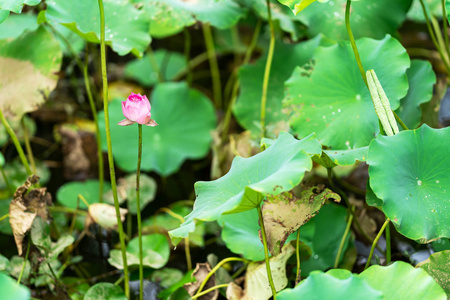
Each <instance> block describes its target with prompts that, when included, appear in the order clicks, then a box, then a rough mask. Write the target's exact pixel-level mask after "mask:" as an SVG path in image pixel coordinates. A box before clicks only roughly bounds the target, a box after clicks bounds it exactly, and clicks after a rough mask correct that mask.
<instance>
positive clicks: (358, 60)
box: [345, 0, 369, 87]
mask: <svg viewBox="0 0 450 300" xmlns="http://www.w3.org/2000/svg"><path fill="white" fill-rule="evenodd" d="M351 5H352V0H347V5H346V6H345V28H347V33H348V37H349V39H350V44H351V45H352V49H353V53H354V54H355V59H356V63H357V64H358V68H359V72H361V77H362V79H363V80H364V83H365V85H366V86H367V87H369V86H368V85H367V78H366V72H365V71H364V67H363V65H362V62H361V57H360V56H359V52H358V48H357V47H356V42H355V38H354V37H353V32H352V28H351V27H350V6H351Z"/></svg>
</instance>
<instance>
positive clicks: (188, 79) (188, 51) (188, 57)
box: [184, 27, 192, 86]
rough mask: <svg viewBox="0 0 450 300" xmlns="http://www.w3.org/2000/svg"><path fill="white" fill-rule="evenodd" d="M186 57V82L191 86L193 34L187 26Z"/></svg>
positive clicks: (185, 29)
mask: <svg viewBox="0 0 450 300" xmlns="http://www.w3.org/2000/svg"><path fill="white" fill-rule="evenodd" d="M184 57H185V59H186V66H187V75H186V82H187V84H188V85H189V86H190V85H191V84H192V67H191V64H190V63H189V61H190V60H191V34H190V33H189V30H188V29H187V28H186V27H185V28H184Z"/></svg>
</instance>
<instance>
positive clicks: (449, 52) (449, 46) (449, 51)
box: [441, 0, 450, 59]
mask: <svg viewBox="0 0 450 300" xmlns="http://www.w3.org/2000/svg"><path fill="white" fill-rule="evenodd" d="M441 8H442V23H443V29H444V41H445V51H446V52H447V57H448V58H449V59H450V43H449V40H448V23H447V22H448V19H447V17H446V16H447V11H446V10H445V0H441Z"/></svg>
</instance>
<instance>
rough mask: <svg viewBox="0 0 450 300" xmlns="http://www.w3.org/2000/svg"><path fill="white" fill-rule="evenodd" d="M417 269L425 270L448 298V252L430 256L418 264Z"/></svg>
mask: <svg viewBox="0 0 450 300" xmlns="http://www.w3.org/2000/svg"><path fill="white" fill-rule="evenodd" d="M417 267H420V268H421V269H423V270H425V271H426V272H427V273H428V274H430V276H431V277H433V278H434V280H436V282H437V283H438V284H439V285H440V286H441V287H442V288H443V289H444V291H445V292H446V293H447V297H450V280H449V274H450V250H445V251H441V252H437V253H434V254H432V255H431V256H430V257H429V258H428V259H427V260H425V261H423V262H421V263H419V264H418V265H417V266H416V268H417Z"/></svg>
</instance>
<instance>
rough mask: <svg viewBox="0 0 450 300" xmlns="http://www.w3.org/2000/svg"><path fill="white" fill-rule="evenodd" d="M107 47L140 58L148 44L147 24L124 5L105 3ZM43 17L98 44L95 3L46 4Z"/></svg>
mask: <svg viewBox="0 0 450 300" xmlns="http://www.w3.org/2000/svg"><path fill="white" fill-rule="evenodd" d="M104 6H105V20H106V21H105V22H106V24H108V26H107V28H106V30H105V36H106V37H105V39H106V43H107V44H108V45H110V46H111V47H112V49H113V50H114V51H115V52H117V53H118V54H119V55H125V54H128V53H130V52H131V53H133V54H134V55H136V56H138V57H141V56H142V55H143V53H144V51H145V49H146V48H147V46H148V45H149V44H150V40H151V38H150V35H149V34H148V31H149V26H150V24H149V22H148V20H147V18H146V17H145V16H144V15H143V13H142V12H140V11H139V10H137V9H136V8H135V7H134V6H133V5H132V4H131V3H128V2H127V1H125V2H124V1H112V0H111V1H105V3H104ZM45 17H46V18H47V19H48V20H49V21H54V22H57V23H60V24H62V25H64V26H66V27H67V28H69V29H70V30H72V31H73V32H75V33H77V34H78V35H79V36H81V37H82V38H83V39H85V40H86V41H88V42H91V43H100V18H99V7H98V3H97V2H95V1H90V0H80V1H76V2H73V3H72V2H67V1H64V0H54V1H50V2H48V3H47V11H46V13H45Z"/></svg>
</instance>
